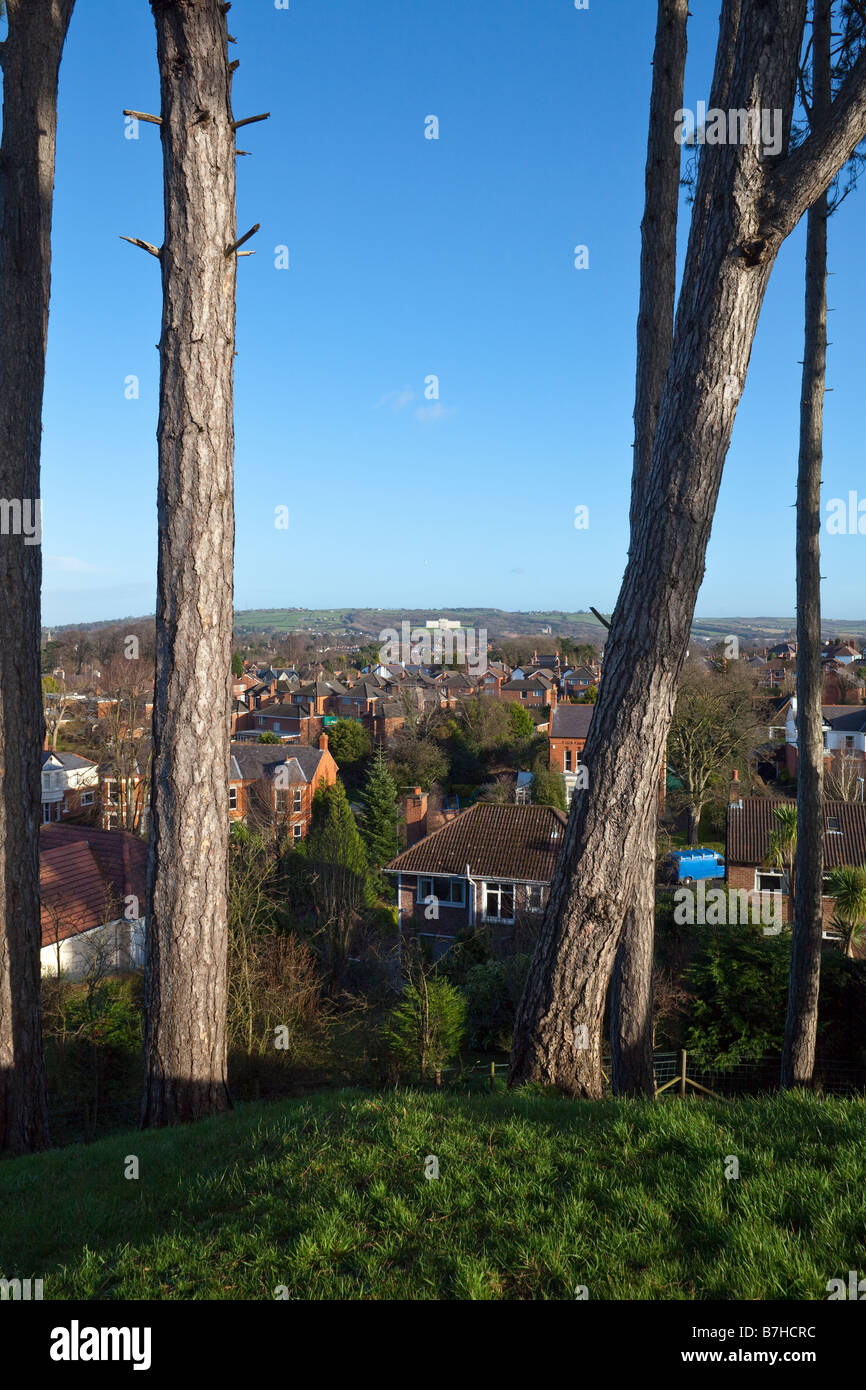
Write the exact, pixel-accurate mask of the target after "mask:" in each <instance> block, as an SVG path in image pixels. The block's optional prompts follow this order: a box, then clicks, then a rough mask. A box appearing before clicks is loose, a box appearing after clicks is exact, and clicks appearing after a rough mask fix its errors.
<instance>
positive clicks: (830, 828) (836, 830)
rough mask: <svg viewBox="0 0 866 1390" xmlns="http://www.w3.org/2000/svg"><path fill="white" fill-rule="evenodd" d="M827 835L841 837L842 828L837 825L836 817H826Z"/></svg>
mask: <svg viewBox="0 0 866 1390" xmlns="http://www.w3.org/2000/svg"><path fill="white" fill-rule="evenodd" d="M827 833H828V834H829V835H841V834H842V827H841V825H840V824H839V818H838V816H828V817H827Z"/></svg>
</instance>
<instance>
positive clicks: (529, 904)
mask: <svg viewBox="0 0 866 1390" xmlns="http://www.w3.org/2000/svg"><path fill="white" fill-rule="evenodd" d="M526 911H527V912H543V911H544V889H543V887H542V886H541V884H540V883H529V884H527V886H526Z"/></svg>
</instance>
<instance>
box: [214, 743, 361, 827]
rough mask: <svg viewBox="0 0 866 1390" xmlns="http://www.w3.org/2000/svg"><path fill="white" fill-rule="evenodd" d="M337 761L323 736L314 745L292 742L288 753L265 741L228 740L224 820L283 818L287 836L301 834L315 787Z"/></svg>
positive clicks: (333, 772)
mask: <svg viewBox="0 0 866 1390" xmlns="http://www.w3.org/2000/svg"><path fill="white" fill-rule="evenodd" d="M336 780H337V764H336V763H335V761H334V759H333V757H332V755H331V753H330V752H329V751H328V735H327V734H321V735H320V736H319V747H318V748H310V747H307V746H305V745H301V744H299V745H297V746H294V747H292V749H291V751H290V752H284V751H282V750H281V749H278V748H277V747H276V746H275V745H274V744H267V743H233V744H232V745H231V760H230V763H229V819H230V820H233V821H246V820H253V821H265V822H267V823H272V822H274V821H280V822H283V823H284V824H285V825H286V827H287V829H288V830H289V832H290V833H291V836H292V839H294V840H300V839H303V837H304V836H305V835H306V833H307V830H308V829H309V826H310V819H311V817H312V814H313V797H314V795H315V793H316V791H317V790H318V788H319V787H320V786H326V787H330V786H333V784H334V782H336Z"/></svg>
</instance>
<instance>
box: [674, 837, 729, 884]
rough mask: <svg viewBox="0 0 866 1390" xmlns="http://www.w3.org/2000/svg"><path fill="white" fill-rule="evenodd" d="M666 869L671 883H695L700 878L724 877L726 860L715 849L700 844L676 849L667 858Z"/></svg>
mask: <svg viewBox="0 0 866 1390" xmlns="http://www.w3.org/2000/svg"><path fill="white" fill-rule="evenodd" d="M665 869H666V876H667V878H668V882H670V883H694V882H695V880H696V879H699V878H724V876H725V861H724V859H723V858H722V856H721V855H720V854H717V853H716V851H715V850H714V849H706V848H705V847H704V846H702V845H698V846H697V847H696V848H693V849H678V850H674V851H673V853H672V854H669V855H668V856H667V858H666V859H665Z"/></svg>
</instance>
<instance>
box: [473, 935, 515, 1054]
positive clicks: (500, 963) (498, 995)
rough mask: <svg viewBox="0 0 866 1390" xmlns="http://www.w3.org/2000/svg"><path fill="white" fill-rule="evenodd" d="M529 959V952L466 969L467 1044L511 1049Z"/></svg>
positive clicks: (496, 1048)
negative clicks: (515, 1018)
mask: <svg viewBox="0 0 866 1390" xmlns="http://www.w3.org/2000/svg"><path fill="white" fill-rule="evenodd" d="M529 961H530V957H529V955H515V956H505V957H503V958H502V959H500V960H488V961H484V962H483V963H481V964H480V965H473V966H472V967H471V968H470V969H469V970H467V972H466V978H465V982H464V985H463V993H464V994H465V995H466V1004H467V1027H468V1033H469V1046H470V1047H477V1048H481V1049H482V1050H484V1051H487V1050H488V1049H495V1050H496V1051H498V1052H507V1051H508V1050H509V1049H510V1047H511V1033H512V1030H513V1028H514V1015H515V1013H516V1010H517V1005H518V1004H519V1003H520V997H521V995H522V994H523V986H524V985H525V983H526V975H527V971H528V970H529Z"/></svg>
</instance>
